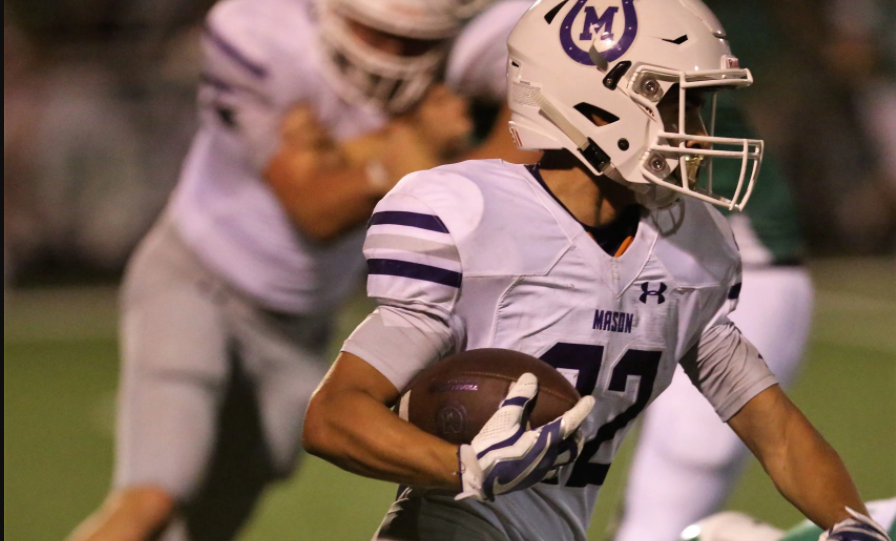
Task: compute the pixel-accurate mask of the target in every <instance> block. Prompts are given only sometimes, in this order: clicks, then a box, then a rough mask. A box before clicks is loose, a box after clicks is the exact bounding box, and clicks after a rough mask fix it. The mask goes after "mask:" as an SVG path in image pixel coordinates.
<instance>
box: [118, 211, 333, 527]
mask: <svg viewBox="0 0 896 541" xmlns="http://www.w3.org/2000/svg"><path fill="white" fill-rule="evenodd" d="M329 329H330V317H329V315H292V314H282V313H275V312H272V311H269V310H266V309H264V308H262V307H260V306H258V305H256V304H253V302H252V301H251V300H249V299H247V298H246V297H245V296H244V295H242V294H240V293H239V292H237V291H234V290H233V289H232V288H231V287H229V286H228V285H227V284H225V283H224V282H222V280H221V279H220V278H218V277H216V276H215V275H214V274H213V273H212V272H211V271H209V270H208V269H207V268H206V267H205V266H204V265H203V264H202V263H201V262H200V261H199V259H198V258H197V257H196V256H195V255H194V254H193V252H192V251H191V250H190V249H189V248H188V247H187V246H185V244H184V243H183V241H182V240H181V239H180V237H179V235H178V233H177V231H176V230H175V228H174V226H173V224H172V223H171V222H170V221H169V220H168V219H167V218H164V217H163V218H161V219H160V221H159V222H158V223H157V224H156V226H155V227H154V228H153V230H152V231H151V232H150V233H149V235H147V237H146V238H145V239H144V241H143V242H142V244H141V246H140V247H139V249H138V250H137V252H136V253H135V255H134V257H133V258H132V259H131V262H130V264H129V267H128V270H127V273H126V276H125V282H124V286H123V292H122V316H121V349H122V359H123V366H122V373H121V383H120V390H119V411H118V427H117V432H118V433H117V461H116V462H117V463H116V471H115V480H114V485H115V487H116V488H122V487H136V486H155V487H160V488H162V489H164V490H165V491H167V492H168V493H169V494H171V495H172V496H174V497H175V498H176V499H177V501H178V502H179V503H180V509H181V511H180V512H179V514H178V517H177V518H176V519H175V520H174V522H173V523H172V524H171V525H170V526H169V528H168V530H166V532H165V533H164V535H163V536H162V537H161V539H163V540H164V541H186V540H188V539H189V540H191V541H219V540H221V541H223V540H229V539H232V538H233V537H234V536H235V535H236V533H237V531H238V530H239V528H240V527H241V526H242V525H243V524H244V523H245V521H246V519H247V518H248V516H249V514H250V512H251V510H252V508H253V506H254V504H255V502H256V500H257V499H258V497H259V496H260V494H261V493H262V491H263V489H264V487H265V485H266V484H267V483H269V482H270V481H272V480H274V479H277V478H281V477H284V476H286V475H287V474H289V473H290V472H291V471H292V470H293V469H294V467H295V465H296V461H297V459H298V456H299V449H300V435H301V430H302V422H303V419H304V415H305V409H306V406H307V404H308V400H309V397H310V396H311V393H312V391H314V389H315V388H316V386H317V384H318V383H319V382H320V380H321V379H322V377H323V375H324V374H325V372H326V370H327V367H328V366H327V363H326V362H324V360H323V359H322V352H323V350H324V348H325V346H326V343H327V339H328V337H329Z"/></svg>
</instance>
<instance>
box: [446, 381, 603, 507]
mask: <svg viewBox="0 0 896 541" xmlns="http://www.w3.org/2000/svg"><path fill="white" fill-rule="evenodd" d="M536 394H538V380H537V379H536V378H535V376H534V375H532V374H530V373H526V374H523V375H522V376H520V379H518V380H517V381H516V383H514V384H513V386H511V388H510V391H509V392H508V393H507V398H505V399H504V401H503V402H502V403H501V407H500V408H498V411H497V412H495V414H494V415H492V418H491V419H489V421H488V422H487V423H485V426H483V427H482V430H481V431H480V432H479V434H478V435H477V436H476V437H475V438H473V441H472V442H470V445H461V446H460V449H459V450H458V463H459V464H458V466H459V471H460V478H461V486H462V492H461V493H460V494H458V495H457V497H456V499H458V500H461V499H464V498H476V499H477V500H479V501H486V500H488V501H491V500H494V498H495V496H499V495H501V494H506V493H508V492H514V491H517V490H523V489H525V488H529V487H530V486H532V485H534V484H535V483H538V482H539V481H542V480H544V479H545V478H547V477H549V476H552V475H554V474H556V470H557V468H559V467H560V466H563V465H565V464H568V463H570V462H572V461H574V460H575V459H576V457H577V456H578V455H579V453H580V452H581V450H582V445H583V444H584V439H583V438H582V436H581V433H579V432H578V431H577V429H578V428H579V425H580V424H582V421H584V420H585V418H586V417H587V416H588V413H589V412H591V408H592V407H593V406H594V397H592V396H586V397H585V398H582V399H581V400H579V402H578V403H577V404H576V405H575V406H573V408H572V409H570V410H569V411H567V412H566V413H564V414H563V415H562V416H560V417H558V418H557V419H555V420H554V421H552V422H550V423H548V424H546V425H544V426H542V427H540V428H536V429H534V430H526V426H527V424H528V418H529V413H530V411H531V407H530V406H531V402H532V399H533V398H535V395H536Z"/></svg>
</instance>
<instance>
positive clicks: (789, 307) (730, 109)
mask: <svg viewBox="0 0 896 541" xmlns="http://www.w3.org/2000/svg"><path fill="white" fill-rule="evenodd" d="M716 128H717V129H718V130H719V131H720V132H721V133H736V134H739V135H740V136H742V137H747V136H748V130H747V129H746V126H745V121H744V119H743V118H742V117H741V115H740V113H739V111H738V110H737V108H736V107H735V104H734V102H733V96H732V95H731V94H730V93H729V94H727V95H726V94H722V95H720V96H719V105H718V108H717V117H716ZM733 165H734V164H731V163H728V162H726V161H721V162H718V163H715V164H714V178H718V182H716V183H715V185H716V186H718V187H719V189H720V190H723V191H730V190H733V186H729V185H726V179H730V178H736V175H735V173H736V171H732V170H731V168H732V166H733ZM728 219H729V221H730V223H731V228H732V230H733V231H734V237H735V239H736V240H737V244H738V247H739V248H740V254H741V259H742V261H743V266H744V268H743V289H742V291H741V295H740V302H739V303H738V306H737V310H736V311H735V312H734V313H733V314H731V321H733V322H734V323H735V324H736V325H737V326H738V328H739V329H740V330H741V331H742V332H743V333H744V335H745V336H747V337H748V338H749V339H750V341H751V342H752V343H753V344H754V345H755V346H756V348H757V349H758V350H759V351H760V352H761V353H762V356H763V358H764V359H765V361H766V363H768V366H769V368H770V369H771V370H772V372H773V373H774V374H775V376H776V377H777V378H778V381H779V383H780V384H781V386H782V387H783V388H785V389H786V388H788V387H789V386H790V384H791V383H792V382H793V379H794V377H795V375H796V373H797V371H798V368H799V365H800V361H801V359H802V354H803V349H804V347H805V344H806V340H807V338H808V334H809V323H810V319H811V313H812V284H811V280H810V278H809V273H808V272H807V271H806V269H805V268H804V267H802V266H801V258H802V255H803V246H802V239H801V235H800V230H799V224H798V221H797V216H796V209H795V207H794V204H793V198H792V196H791V193H790V187H789V185H788V183H787V180H786V178H785V177H784V175H783V173H782V171H781V170H780V168H779V167H778V165H777V163H775V162H774V160H771V159H768V157H767V156H766V158H765V159H764V160H763V164H762V172H761V173H760V178H759V181H758V182H757V183H756V189H755V191H754V193H753V196H752V198H751V201H750V205H749V206H748V207H747V208H746V209H745V210H744V212H743V213H735V214H730V213H729V214H728ZM748 455H749V452H748V450H747V448H746V447H745V446H744V445H743V443H742V442H741V441H740V439H739V438H738V437H737V435H736V434H735V433H734V432H733V431H732V430H731V429H730V428H729V427H728V426H726V425H725V424H724V423H721V422H719V419H718V417H717V416H716V414H715V412H713V410H712V408H711V407H710V406H709V404H708V403H707V402H706V400H704V399H703V397H702V396H701V395H700V393H699V392H698V391H697V389H696V388H694V386H693V385H691V384H690V382H688V381H687V376H686V375H685V374H684V372H683V371H682V370H681V369H678V370H676V374H675V377H674V378H673V380H672V384H671V385H670V386H669V388H668V389H666V391H665V392H664V393H663V395H662V396H660V397H659V398H658V399H657V400H656V402H654V403H653V404H652V405H651V406H650V408H649V409H648V410H647V412H646V413H645V417H644V423H643V425H642V428H641V434H640V438H639V441H638V447H637V450H636V451H635V456H634V459H633V461H632V465H631V469H630V471H629V474H628V483H627V486H626V494H625V501H624V504H623V505H624V508H623V515H622V519H621V522H620V524H619V526H618V528H619V529H618V531H617V532H616V541H673V540H674V539H675V538H676V537H677V536H678V534H679V533H680V532H681V530H682V529H683V528H684V527H685V526H687V525H688V524H691V523H692V522H694V521H695V520H697V519H699V518H700V517H705V516H707V515H709V514H711V513H714V512H716V511H718V510H719V509H721V507H722V505H723V504H724V503H725V499H726V498H727V496H728V494H729V493H730V492H731V490H732V489H733V487H734V483H735V481H736V480H737V479H738V478H739V476H740V473H741V472H742V471H743V467H744V465H745V464H746V459H747V457H748Z"/></svg>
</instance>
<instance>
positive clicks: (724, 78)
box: [507, 0, 763, 210]
mask: <svg viewBox="0 0 896 541" xmlns="http://www.w3.org/2000/svg"><path fill="white" fill-rule="evenodd" d="M507 45H508V49H509V51H510V58H509V60H508V80H509V82H508V100H509V103H510V109H511V111H512V113H513V115H512V119H511V122H510V131H511V133H512V134H513V136H514V139H515V140H516V142H517V145H518V146H520V147H522V148H525V149H533V150H548V149H561V148H565V149H568V150H569V151H570V152H572V153H573V154H574V155H575V156H576V157H578V158H579V159H580V160H581V161H582V162H583V163H584V164H585V165H586V166H587V167H588V169H589V170H590V171H591V172H593V173H595V174H598V175H601V174H602V175H607V176H608V177H610V178H612V179H614V180H616V181H618V182H623V183H624V184H625V185H626V186H628V187H629V188H631V189H632V190H634V191H635V192H636V193H638V194H639V200H641V202H642V203H644V204H647V205H650V206H665V205H668V204H671V203H672V202H674V201H675V200H676V199H677V198H678V197H679V195H680V194H687V195H690V196H693V197H696V198H698V199H701V200H703V201H707V202H710V203H713V204H716V205H721V206H725V207H727V208H728V209H732V210H741V209H743V207H744V205H746V203H747V200H748V199H749V197H750V193H751V192H752V190H753V184H754V182H755V180H756V176H757V174H758V173H759V167H760V165H761V163H762V153H763V142H762V141H760V140H755V139H742V138H730V137H729V138H726V137H718V136H716V135H715V134H714V133H713V131H714V129H713V126H714V117H715V92H712V95H713V99H712V117H713V118H712V119H711V120H710V122H709V127H708V132H709V135H690V134H687V133H685V118H684V116H685V103H686V100H687V99H688V97H687V96H688V92H689V91H690V92H691V93H693V92H694V91H695V89H696V90H704V91H716V90H720V89H725V88H741V87H745V86H748V85H750V84H752V82H753V78H752V75H751V74H750V71H749V70H747V69H742V68H741V67H740V66H739V64H738V60H737V58H735V57H734V56H732V55H731V51H730V49H729V47H728V42H727V41H726V39H725V31H724V30H723V29H722V26H721V25H720V24H719V22H718V20H717V19H716V17H715V16H714V15H713V14H712V12H711V11H710V10H709V8H707V7H706V6H705V5H704V4H703V3H701V2H700V1H699V0H539V2H537V3H536V4H535V5H534V6H532V7H531V8H530V9H529V11H528V12H526V14H525V15H524V16H523V18H522V19H521V20H520V22H519V23H518V24H517V26H516V27H515V28H514V30H513V32H512V33H511V35H510V39H509V40H508V42H507ZM674 85H677V86H675V87H674V88H673V86H674ZM670 90H672V91H673V92H672V94H670V96H671V95H673V94H674V93H675V90H678V93H677V94H678V100H679V120H678V122H677V127H676V128H675V129H674V130H673V129H667V127H666V126H664V125H663V120H662V118H661V116H660V112H659V110H658V108H657V105H658V104H659V102H660V100H661V99H662V98H663V96H664V95H666V94H667V93H669V92H670ZM595 117H598V118H600V119H601V121H600V122H597V123H596V122H595V121H594V120H593V119H594V118H595ZM692 142H696V143H697V144H698V145H701V146H697V145H695V144H694V143H692ZM688 143H691V146H690V147H688ZM703 146H705V147H708V148H702V147H703ZM695 147H697V148H695ZM714 158H725V159H735V160H740V161H741V167H740V179H739V180H738V183H737V188H736V190H735V192H734V193H733V194H726V196H722V195H720V194H716V193H714V192H713V191H712V166H711V165H712V159H714ZM704 159H706V161H707V163H708V164H709V167H708V175H706V176H707V177H708V179H707V180H706V181H705V182H702V183H698V181H699V180H700V179H699V176H700V171H701V170H702V167H701V163H702V162H703V161H704ZM682 179H684V180H682Z"/></svg>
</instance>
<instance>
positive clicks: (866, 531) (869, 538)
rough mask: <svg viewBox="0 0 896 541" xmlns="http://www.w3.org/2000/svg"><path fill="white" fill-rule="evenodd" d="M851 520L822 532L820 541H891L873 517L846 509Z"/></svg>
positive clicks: (841, 522) (842, 521) (847, 519)
mask: <svg viewBox="0 0 896 541" xmlns="http://www.w3.org/2000/svg"><path fill="white" fill-rule="evenodd" d="M846 510H847V511H848V512H849V514H850V515H852V516H851V517H850V518H846V519H843V520H841V521H840V522H838V523H837V524H834V525H833V526H832V527H831V529H830V530H827V531H825V532H821V536H819V538H818V541H890V536H889V535H887V530H885V529H884V528H883V527H882V526H881V525H880V524H878V523H877V522H875V521H874V520H873V519H872V518H871V517H867V516H865V515H863V514H862V513H857V512H856V511H853V510H852V509H850V508H849V507H847V508H846Z"/></svg>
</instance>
